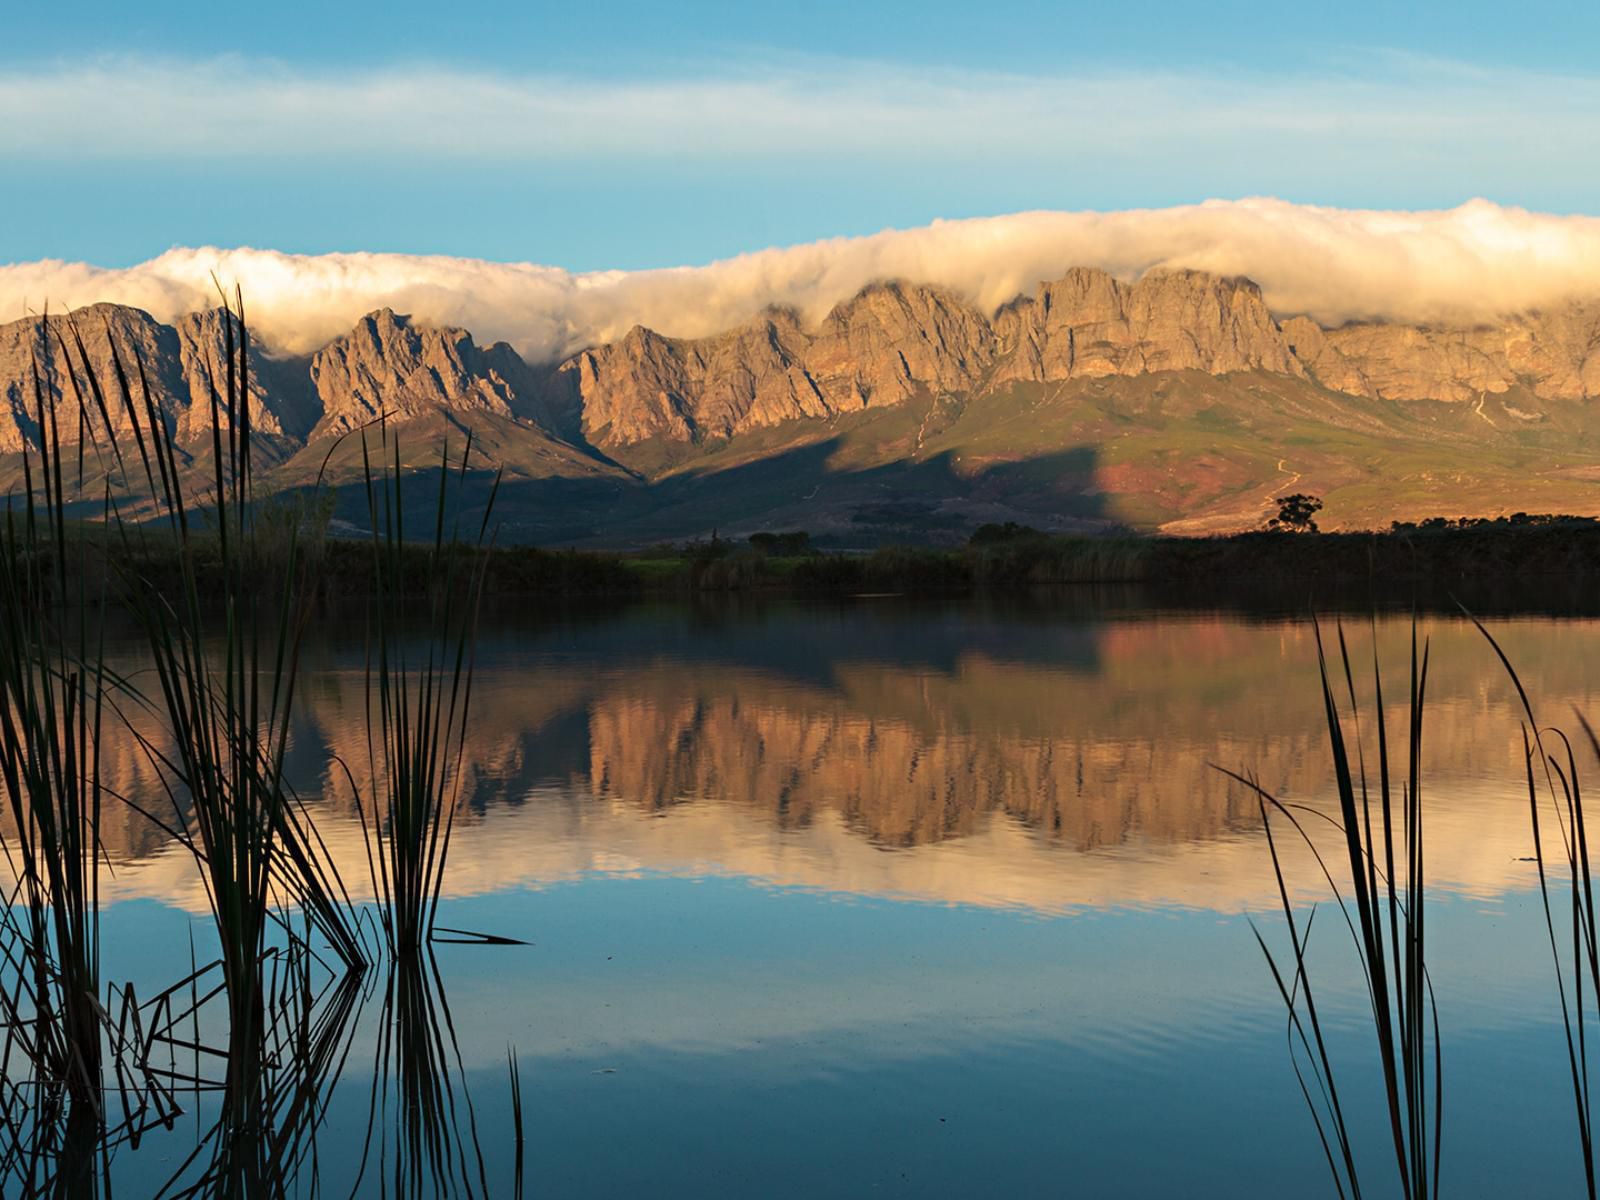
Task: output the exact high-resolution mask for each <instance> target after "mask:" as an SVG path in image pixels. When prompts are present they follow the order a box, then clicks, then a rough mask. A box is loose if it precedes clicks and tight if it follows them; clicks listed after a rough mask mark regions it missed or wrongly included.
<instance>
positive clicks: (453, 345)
mask: <svg viewBox="0 0 1600 1200" xmlns="http://www.w3.org/2000/svg"><path fill="white" fill-rule="evenodd" d="M511 359H516V356H515V355H514V354H513V353H512V352H511V350H510V347H502V346H495V347H491V348H490V350H488V351H483V350H480V349H479V348H478V346H477V345H476V344H475V343H474V342H473V340H472V335H471V334H470V333H468V332H466V331H465V330H463V329H438V328H434V327H432V326H427V325H419V324H417V323H415V322H413V321H412V319H411V318H410V317H406V316H401V315H399V314H397V313H395V312H394V310H393V309H388V308H384V309H380V310H378V311H377V312H374V313H369V314H367V315H366V316H365V317H363V318H361V320H360V322H358V323H357V325H356V327H355V328H354V329H353V330H351V331H350V332H349V333H347V334H345V335H344V336H343V337H341V338H338V339H336V340H335V341H333V342H331V343H329V344H328V345H327V346H325V347H323V348H322V349H321V350H319V351H318V352H317V353H316V355H315V356H314V357H313V358H312V360H311V385H312V388H313V389H314V391H315V392H316V396H317V400H318V402H319V404H320V407H321V411H322V417H321V419H320V420H319V421H318V422H317V425H316V428H315V430H314V431H313V435H312V436H313V438H315V437H320V436H323V435H326V434H337V433H344V432H345V431H347V430H350V429H354V428H356V427H357V426H359V425H362V424H364V423H365V422H367V421H370V420H372V419H373V418H374V417H376V416H377V415H378V414H379V413H381V412H386V413H388V414H389V415H390V416H391V417H392V418H394V419H396V420H404V419H406V418H408V417H416V416H421V415H423V414H425V413H429V412H433V411H435V410H436V409H441V408H446V409H457V410H466V411H472V410H477V411H481V412H493V413H499V414H501V415H505V416H509V415H511V414H512V411H513V408H514V406H515V405H516V403H517V401H518V398H519V397H518V393H517V390H516V386H515V383H514V382H513V380H512V379H508V378H507V372H508V371H510V372H511V373H512V374H517V373H518V372H525V371H526V367H524V366H523V365H522V361H521V360H520V359H516V361H515V365H514V366H513V365H512V363H511V361H510V360H511Z"/></svg>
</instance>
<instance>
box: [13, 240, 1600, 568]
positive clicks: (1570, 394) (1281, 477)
mask: <svg viewBox="0 0 1600 1200" xmlns="http://www.w3.org/2000/svg"><path fill="white" fill-rule="evenodd" d="M229 319H230V318H228V317H227V316H226V314H224V313H223V312H221V311H220V310H213V311H208V312H201V313H192V314H189V315H187V316H184V317H182V318H180V319H179V320H177V321H176V322H174V323H173V324H170V325H169V324H165V323H162V322H160V321H157V320H156V319H155V318H154V317H152V316H150V315H149V314H148V313H145V312H143V311H141V310H138V309H134V308H129V307H125V306H118V305H110V304H96V305H91V306H89V307H87V308H82V309H78V310H77V311H75V312H74V313H72V314H71V315H70V317H63V316H52V317H50V318H49V322H50V324H51V325H52V326H54V327H55V328H54V330H53V331H52V332H51V335H50V336H48V337H47V336H46V327H45V321H44V320H43V319H41V318H28V319H25V320H20V321H14V322H11V323H9V324H5V325H0V400H3V403H0V455H4V456H5V457H6V458H8V459H9V460H12V462H13V463H14V462H15V460H16V459H17V457H18V455H19V453H20V451H21V450H22V449H23V447H24V445H25V444H27V443H30V442H33V441H34V440H36V435H37V430H36V428H35V416H34V413H35V405H34V401H33V398H32V384H31V364H32V363H33V362H35V361H37V362H39V363H40V364H41V365H42V366H43V368H44V372H45V374H46V377H47V378H48V379H49V382H50V386H51V387H52V389H53V390H55V391H56V392H57V394H59V395H61V396H63V397H65V398H67V399H68V400H69V401H70V399H71V397H72V396H73V394H74V393H73V390H72V389H73V383H72V380H71V379H70V378H69V377H68V373H67V372H66V370H65V368H64V366H63V361H62V360H63V354H62V349H61V346H62V341H63V339H65V341H67V342H71V343H73V344H74V345H75V344H76V342H75V339H76V338H78V337H81V340H82V345H83V352H84V353H85V355H86V356H87V359H88V361H89V363H90V364H91V365H92V366H93V367H94V369H95V371H96V373H97V374H98V375H99V376H100V377H101V378H102V379H105V380H110V379H111V378H113V377H114V373H115V364H114V363H113V360H112V355H111V345H112V343H113V342H114V343H115V344H116V346H117V347H118V349H119V351H121V358H122V365H123V367H124V369H125V370H127V371H129V372H131V371H132V370H133V366H132V362H133V351H134V350H135V349H136V350H137V354H138V359H139V361H140V362H142V364H143V368H144V373H145V378H146V380H147V381H148V385H149V387H150V390H151V392H152V395H153V397H154V398H155V399H156V400H157V401H158V402H159V404H160V406H161V408H162V411H163V412H164V413H165V414H166V417H167V420H168V421H169V422H170V423H171V425H172V428H173V429H174V431H175V433H176V436H177V439H178V441H179V443H180V444H182V445H184V446H186V447H189V448H190V450H191V453H192V455H193V456H194V458H195V461H197V462H198V461H200V460H203V458H204V456H205V446H206V444H207V442H208V439H209V433H210V419H211V418H210V404H209V399H208V397H209V385H208V378H209V376H210V373H211V372H213V371H215V370H218V369H219V368H218V365H217V364H219V363H221V362H222V361H223V358H224V356H223V352H222V346H223V344H224V340H225V335H226V327H225V325H224V322H225V321H226V320H229ZM74 331H75V332H74ZM58 335H59V336H58ZM252 349H253V354H252V361H251V378H250V396H251V406H252V407H251V415H252V421H253V423H254V425H255V428H256V429H257V430H258V431H259V432H260V434H261V438H260V441H259V443H258V444H259V446H260V449H261V453H262V460H263V462H264V464H266V466H267V470H266V472H265V474H264V476H263V478H264V480H265V481H266V482H267V483H268V485H269V486H277V487H285V488H292V487H300V486H304V485H307V484H309V483H310V482H312V480H313V479H315V478H316V477H317V476H318V475H322V476H323V477H325V478H327V479H328V480H331V482H332V483H333V484H334V485H335V486H343V485H348V484H350V483H351V482H352V481H353V480H354V479H356V478H357V477H358V473H359V470H360V457H361V456H360V445H359V441H358V439H357V438H356V437H353V436H349V435H351V431H353V430H358V429H360V428H361V427H362V426H363V425H364V424H366V423H367V422H369V421H370V420H372V418H374V417H375V416H377V415H378V414H379V413H384V414H387V418H388V420H389V421H390V422H392V423H393V425H394V427H396V428H398V429H399V431H400V436H401V444H402V447H403V448H404V455H403V457H404V465H405V467H406V468H407V469H411V470H415V471H417V472H418V473H419V474H425V473H426V472H427V471H428V470H429V469H430V467H431V466H436V465H437V462H438V455H439V447H440V443H441V440H442V439H443V438H446V437H449V438H450V439H451V440H452V442H453V443H454V444H456V445H458V446H459V445H460V444H462V443H463V442H464V437H465V432H466V431H467V430H468V429H471V430H472V432H473V435H474V445H475V447H476V453H475V459H474V463H473V464H472V466H473V467H474V470H473V472H472V478H473V479H474V480H476V481H477V482H478V485H479V486H482V485H483V483H484V481H486V479H487V478H488V476H489V475H490V473H491V472H490V468H491V466H503V467H504V469H505V484H504V486H503V489H502V496H501V499H500V501H498V502H497V514H498V517H499V519H500V521H501V524H502V530H503V536H506V537H509V538H512V539H515V540H533V541H539V542H545V543H569V544H596V545H599V544H614V545H627V544H639V543H643V542H648V541H654V540H661V539H666V538H681V537H693V536H705V535H707V534H709V533H710V532H712V530H714V529H715V530H719V531H721V532H722V533H723V534H725V535H727V534H738V533H744V532H749V531H752V530H755V529H759V528H778V527H783V528H807V529H810V530H811V531H812V532H813V534H814V535H816V536H819V537H821V538H823V539H826V540H830V541H832V542H833V543H834V544H840V545H870V544H876V543H880V542H884V541H895V540H934V541H938V540H953V539H957V538H959V537H961V536H964V534H965V532H966V531H967V530H968V529H970V528H971V527H972V526H974V525H976V524H979V523H982V522H985V521H992V520H1017V521H1020V522H1023V523H1026V524H1031V525H1035V526H1039V527H1043V528H1052V529H1081V530H1094V529H1105V528H1114V527H1131V528H1137V529H1147V530H1150V529H1162V530H1166V531H1169V532H1213V531H1224V530H1230V529H1236V528H1246V527H1251V526H1255V525H1259V524H1260V522H1261V520H1262V518H1263V516H1265V515H1267V514H1269V513H1270V511H1271V510H1272V499H1271V498H1272V497H1273V496H1274V495H1276V494H1279V493H1281V492H1283V491H1286V490H1296V491H1310V492H1315V493H1317V494H1319V495H1322V496H1323V497H1324V498H1325V499H1326V501H1327V507H1326V509H1325V512H1324V516H1325V517H1326V520H1325V522H1324V524H1325V525H1328V526H1368V525H1374V524H1386V523H1387V522H1388V521H1389V520H1391V519H1415V518H1417V517H1420V516H1428V515H1434V514H1443V515H1450V516H1454V515H1465V514H1472V515H1493V514H1496V513H1501V512H1512V511H1517V510H1526V511H1557V510H1559V511H1574V512H1585V513H1591V512H1595V511H1596V510H1597V507H1600V506H1597V503H1596V497H1597V495H1600V492H1597V488H1596V485H1597V483H1600V298H1597V299H1594V300H1578V301H1571V302H1568V303H1566V304H1563V305H1561V306H1559V307H1555V308H1551V309H1548V310H1544V311H1538V312H1527V313H1521V314H1515V315H1511V316H1507V317H1505V318H1503V319H1501V320H1498V321H1495V322H1493V323H1487V324H1478V325H1470V326H1468V325H1440V326H1433V327H1424V326H1417V325H1403V324H1398V323H1391V322H1368V323H1355V324H1347V325H1343V326H1340V327H1338V328H1331V329H1330V328H1324V327H1322V326H1320V325H1318V324H1317V323H1316V322H1314V321H1312V320H1310V319H1309V318H1307V317H1304V316H1294V315H1284V314H1275V313H1273V312H1271V311H1269V309H1268V308H1267V306H1266V304H1265V302H1264V301H1263V299H1262V295H1261V291H1260V289H1259V288H1258V287H1257V286H1256V285H1255V284H1254V283H1252V282H1251V281H1250V280H1248V279H1243V278H1225V277H1219V276H1213V275H1208V274H1204V273H1201V272H1195V271H1168V270H1158V271H1152V272H1149V273H1147V274H1145V275H1144V276H1143V277H1141V278H1139V279H1138V280H1136V281H1133V282H1126V281H1122V280H1119V279H1116V278H1114V277H1112V276H1111V275H1108V274H1106V273H1105V272H1103V271H1099V270H1092V269H1085V268H1074V269H1072V270H1069V271H1067V272H1066V273H1065V274H1064V275H1062V276H1061V277H1060V278H1059V279H1055V280H1051V281H1048V282H1044V283H1041V284H1040V285H1039V286H1038V287H1037V288H1036V289H1035V291H1034V292H1033V293H1032V294H1031V295H1023V296H1018V297H1016V298H1015V299H1013V300H1012V301H1010V302H1009V303H1007V304H1005V305H1003V306H1002V307H1001V308H999V310H998V311H995V312H993V313H985V312H982V311H979V310H978V309H975V308H974V307H973V306H972V305H970V304H968V303H967V302H965V301H964V300H962V299H961V298H960V297H958V296H956V295H953V294H951V293H949V292H946V291H942V290H940V289H938V288H933V287H928V286H923V285H919V284H915V283H910V282H903V281H889V282H884V283H879V284H874V285H871V286H869V287H867V288H865V289H864V290H862V291H861V292H860V293H859V294H857V295H856V296H854V297H852V298H851V299H849V300H846V301H844V302H842V303H840V304H838V305H837V306H836V307H834V309H833V310H832V311H831V312H829V313H828V314H827V315H826V316H825V317H824V318H823V319H822V320H821V322H820V323H817V324H815V325H814V326H813V325H808V324H807V323H806V322H805V321H804V320H802V318H801V317H800V316H799V315H798V314H797V313H795V312H793V311H789V310H785V309H769V310H768V311H766V312H763V313H760V314H758V315H757V316H756V317H754V318H753V319H752V320H750V321H748V322H746V323H745V324H743V325H740V326H739V327H737V328H734V329H730V330H728V331H726V332H724V333H722V334H719V335H717V336H714V337H709V338H701V339H678V338H670V337H665V336H662V335H661V334H658V333H656V332H653V331H651V330H648V329H645V328H643V327H635V328H634V329H632V330H630V331H629V332H628V333H627V334H626V335H625V336H623V337H622V338H620V339H619V340H617V341H615V342H611V343H608V344H605V345H598V346H594V347H591V348H589V349H586V350H584V351H582V352H581V353H579V354H577V355H575V356H574V357H572V358H570V359H568V360H566V361H564V362H557V363H530V362H527V361H525V360H524V359H523V358H522V357H521V356H519V355H518V354H517V352H516V351H515V350H514V349H512V347H510V346H509V345H506V344H504V343H496V344H494V345H491V346H479V345H478V344H477V343H476V342H475V341H474V339H473V337H472V335H471V334H470V333H468V332H467V331H465V330H461V329H453V328H445V327H438V326H433V325H429V324H426V323H423V322H419V321H415V320H413V319H411V318H409V317H406V316H404V315H401V314H397V313H395V312H393V311H390V310H388V309H383V310H380V311H377V312H373V313H370V314H368V315H367V316H365V317H363V318H361V320H360V321H358V322H357V323H356V325H355V327H354V328H353V329H351V330H350V331H349V332H348V333H346V334H344V335H343V336H341V337H338V338H336V339H334V340H333V341H332V342H330V343H329V344H328V345H326V346H324V347H323V348H321V349H320V350H318V351H317V352H316V353H314V354H312V355H309V356H289V355H282V354H277V353H274V351H273V349H272V348H271V347H270V346H268V345H264V344H262V343H261V342H260V340H259V339H256V340H255V341H254V342H253V345H252ZM73 353H74V355H76V353H77V351H76V349H74V351H73ZM74 412H75V408H74ZM108 415H109V417H110V426H111V427H110V430H109V433H110V435H111V436H112V437H126V436H127V433H128V428H127V417H126V414H125V413H124V412H122V411H121V410H120V409H118V408H117V407H116V406H115V405H112V406H110V407H109V409H108ZM90 420H91V422H92V423H93V424H96V425H99V424H104V421H103V420H102V418H101V417H100V416H99V415H98V410H95V412H94V415H93V416H92V417H91V418H90ZM67 424H68V425H69V426H73V427H72V428H64V429H63V431H62V432H63V438H64V439H72V438H75V437H76V436H77V431H76V427H75V423H74V422H67ZM341 437H342V438H343V440H342V441H341V440H338V439H340V438H341ZM345 490H346V491H347V492H348V491H353V489H349V488H345ZM340 519H341V520H344V521H346V522H349V523H351V524H357V525H358V524H359V523H360V509H359V505H358V504H357V503H356V500H355V498H354V497H353V496H351V497H349V498H348V499H347V501H346V502H345V504H344V506H343V507H342V508H341V512H340Z"/></svg>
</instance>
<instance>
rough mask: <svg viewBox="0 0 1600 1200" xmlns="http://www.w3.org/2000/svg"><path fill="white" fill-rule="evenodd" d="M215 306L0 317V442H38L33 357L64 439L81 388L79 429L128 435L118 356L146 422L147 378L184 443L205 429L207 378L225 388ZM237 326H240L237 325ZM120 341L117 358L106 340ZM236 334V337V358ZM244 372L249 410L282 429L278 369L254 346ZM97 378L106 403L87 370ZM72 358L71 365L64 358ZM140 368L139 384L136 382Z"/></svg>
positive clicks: (69, 434) (267, 425) (260, 422)
mask: <svg viewBox="0 0 1600 1200" xmlns="http://www.w3.org/2000/svg"><path fill="white" fill-rule="evenodd" d="M222 321H223V317H222V313H221V312H220V311H212V312H204V313H191V314H189V315H188V316H186V317H183V318H182V319H181V320H179V322H178V324H177V325H176V326H171V325H163V324H162V323H160V322H159V321H157V320H156V319H155V318H154V317H152V316H151V315H150V314H149V313H147V312H144V311H142V310H140V309H137V308H129V307H126V306H123V305H116V304H94V305H90V306H89V307H87V308H80V309H78V310H77V311H76V312H74V313H72V314H71V315H70V316H65V315H64V316H55V315H52V316H51V317H50V318H49V322H48V329H47V326H46V322H45V320H44V319H43V318H31V319H27V320H22V321H13V322H11V323H9V324H6V325H0V400H3V407H0V450H3V451H16V450H20V449H22V447H23V444H24V441H27V442H28V443H31V444H37V443H38V434H39V428H38V426H39V403H38V397H37V396H36V394H35V391H34V387H33V370H34V364H37V365H38V368H39V378H40V383H41V385H42V387H43V392H44V396H45V398H46V401H47V403H48V402H49V401H50V400H51V399H52V398H53V399H54V402H55V404H56V424H57V429H58V431H59V434H60V437H61V439H62V441H63V442H76V441H78V440H79V436H80V431H79V405H78V395H79V391H78V389H80V388H81V389H82V394H83V400H84V407H85V409H86V413H85V415H84V420H85V422H86V423H87V424H86V428H85V429H84V431H83V432H84V433H85V434H87V435H88V437H89V439H90V440H91V441H98V440H99V439H101V438H102V437H104V436H105V434H106V432H107V428H106V418H109V421H110V433H111V435H112V436H114V437H125V436H131V429H132V425H131V421H132V418H131V417H130V416H129V413H128V406H127V398H125V395H124V392H123V390H122V388H121V387H120V386H118V383H117V366H118V363H119V362H120V365H121V368H122V372H123V377H124V378H125V379H126V380H127V385H128V398H131V399H132V400H133V402H134V404H135V405H136V406H137V408H138V413H139V420H140V423H141V424H145V423H147V421H148V416H147V413H146V412H145V410H144V391H143V387H148V389H149V396H150V399H151V400H152V401H153V402H154V403H155V405H156V406H157V410H158V412H159V413H160V415H161V416H162V418H163V419H165V420H166V421H167V422H169V425H170V427H171V428H173V429H174V430H175V431H176V433H177V435H178V439H179V441H181V442H189V441H193V440H195V439H198V438H200V437H202V436H204V435H206V434H207V433H208V432H209V431H210V429H211V383H210V380H211V378H212V372H213V371H215V372H216V377H217V391H218V392H219V393H223V394H225V392H226V371H227V352H226V348H225V337H226V331H225V328H224V326H223V324H222ZM236 333H237V331H236ZM113 344H115V346H116V356H115V358H114V357H113V354H112V346H113ZM237 346H238V341H237V337H236V339H235V347H236V348H235V355H236V359H235V361H237V354H238V350H237ZM249 361H250V371H249V373H248V376H247V382H248V391H249V395H250V403H251V419H252V421H253V422H254V424H255V426H256V428H258V429H259V430H260V431H261V432H262V433H265V434H279V433H282V432H283V431H284V430H283V425H282V422H281V421H280V420H279V414H278V411H277V409H276V408H275V407H274V405H273V402H272V400H271V398H270V393H271V392H272V391H273V385H274V381H275V380H277V378H278V373H277V371H276V369H275V366H274V364H272V363H271V361H270V360H268V359H267V358H266V357H265V356H264V355H261V354H260V353H258V352H255V351H252V352H251V353H250V360H249ZM84 362H87V364H88V367H89V372H90V373H92V375H93V377H94V378H95V379H96V380H97V381H98V382H99V384H100V389H101V398H102V400H103V401H104V405H105V407H104V410H103V411H102V409H101V406H100V404H99V403H97V402H96V401H95V399H94V396H93V392H92V389H91V388H90V386H89V383H88V375H87V374H86V373H85V372H84V370H83V369H82V364H83V363H84ZM69 363H70V364H71V369H69V365H68V364H69ZM141 367H142V378H143V381H144V383H143V385H141V383H140V378H141Z"/></svg>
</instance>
